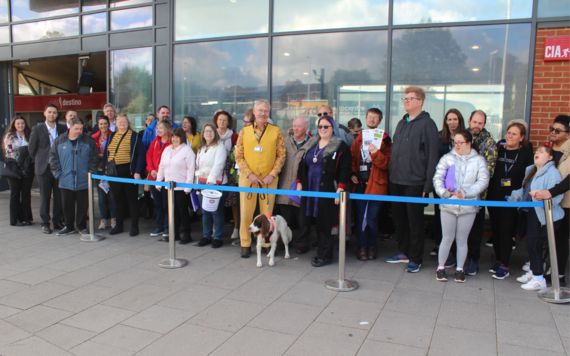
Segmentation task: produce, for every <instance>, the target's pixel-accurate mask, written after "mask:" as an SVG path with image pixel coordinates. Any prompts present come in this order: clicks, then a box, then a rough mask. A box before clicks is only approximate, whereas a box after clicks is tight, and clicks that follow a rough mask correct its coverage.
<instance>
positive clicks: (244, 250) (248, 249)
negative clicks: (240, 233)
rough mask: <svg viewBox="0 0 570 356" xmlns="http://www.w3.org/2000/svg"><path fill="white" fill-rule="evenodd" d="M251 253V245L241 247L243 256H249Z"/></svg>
mask: <svg viewBox="0 0 570 356" xmlns="http://www.w3.org/2000/svg"><path fill="white" fill-rule="evenodd" d="M249 255H251V246H250V247H242V248H241V258H249Z"/></svg>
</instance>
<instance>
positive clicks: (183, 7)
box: [174, 0, 269, 41]
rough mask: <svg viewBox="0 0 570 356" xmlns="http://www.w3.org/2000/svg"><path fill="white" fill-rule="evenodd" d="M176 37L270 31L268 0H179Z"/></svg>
mask: <svg viewBox="0 0 570 356" xmlns="http://www.w3.org/2000/svg"><path fill="white" fill-rule="evenodd" d="M174 14H175V22H174V23H175V37H174V38H175V39H176V40H177V41H180V40H189V39H195V38H211V37H224V36H236V35H249V34H255V33H267V31H268V26H269V25H268V23H269V1H268V0H229V1H228V0H225V1H211V0H184V1H181V0H176V2H175V10H174Z"/></svg>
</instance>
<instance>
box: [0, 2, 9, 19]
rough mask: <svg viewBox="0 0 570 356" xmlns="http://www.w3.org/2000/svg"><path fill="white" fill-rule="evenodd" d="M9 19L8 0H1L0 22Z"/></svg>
mask: <svg viewBox="0 0 570 356" xmlns="http://www.w3.org/2000/svg"><path fill="white" fill-rule="evenodd" d="M8 21H10V20H9V19H8V0H0V23H3V22H8Z"/></svg>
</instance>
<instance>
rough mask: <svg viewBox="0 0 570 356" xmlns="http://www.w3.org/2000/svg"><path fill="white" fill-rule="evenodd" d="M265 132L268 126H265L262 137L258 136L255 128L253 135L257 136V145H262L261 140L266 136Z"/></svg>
mask: <svg viewBox="0 0 570 356" xmlns="http://www.w3.org/2000/svg"><path fill="white" fill-rule="evenodd" d="M265 130H267V124H265V128H264V129H263V132H262V133H261V136H257V132H255V128H253V134H254V135H255V138H256V139H257V144H258V145H261V138H262V137H263V135H264V134H265Z"/></svg>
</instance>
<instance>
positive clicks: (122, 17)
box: [111, 6, 152, 31]
mask: <svg viewBox="0 0 570 356" xmlns="http://www.w3.org/2000/svg"><path fill="white" fill-rule="evenodd" d="M148 26H152V6H146V7H136V8H134V9H125V10H115V11H111V31H115V30H124V29H127V28H137V27H148Z"/></svg>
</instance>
